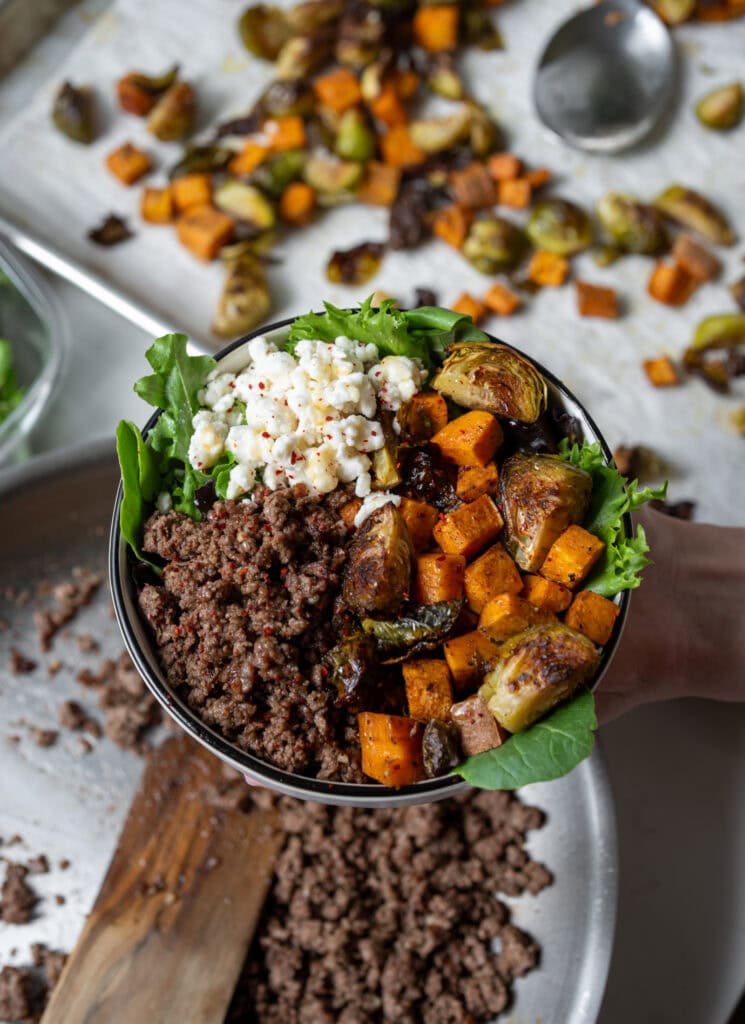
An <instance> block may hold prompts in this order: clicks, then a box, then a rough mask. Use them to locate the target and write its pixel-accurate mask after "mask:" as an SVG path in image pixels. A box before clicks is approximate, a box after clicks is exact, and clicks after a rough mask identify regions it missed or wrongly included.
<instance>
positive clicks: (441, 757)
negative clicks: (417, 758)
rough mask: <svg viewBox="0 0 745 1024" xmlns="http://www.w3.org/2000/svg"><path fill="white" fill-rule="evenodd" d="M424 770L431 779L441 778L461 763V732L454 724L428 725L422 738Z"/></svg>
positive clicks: (430, 723)
mask: <svg viewBox="0 0 745 1024" xmlns="http://www.w3.org/2000/svg"><path fill="white" fill-rule="evenodd" d="M422 757H423V760H424V770H425V772H426V773H427V775H428V776H429V778H430V779H436V778H439V776H440V775H447V773H448V772H449V771H450V770H451V769H452V768H455V767H456V765H458V764H459V763H460V760H461V752H460V732H459V731H458V727H457V726H455V725H453V723H452V722H438V721H436V720H435V719H433V720H432V721H431V722H428V723H427V726H426V727H425V730H424V736H423V737H422Z"/></svg>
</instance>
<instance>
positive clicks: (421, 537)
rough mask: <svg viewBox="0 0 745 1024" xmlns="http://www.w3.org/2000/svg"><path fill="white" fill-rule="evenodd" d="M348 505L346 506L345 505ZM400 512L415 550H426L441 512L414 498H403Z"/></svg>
mask: <svg viewBox="0 0 745 1024" xmlns="http://www.w3.org/2000/svg"><path fill="white" fill-rule="evenodd" d="M345 507H346V506H345ZM398 511H399V514H400V515H401V518H402V519H403V521H404V522H405V523H406V528H407V529H408V531H409V536H410V537H411V543H412V544H413V545H414V550H415V551H426V550H427V548H429V547H431V545H432V530H433V528H434V525H435V523H436V522H437V520H438V519H439V516H440V513H439V512H438V511H437V509H436V508H435V507H434V505H427V504H426V502H423V501H414V499H413V498H401V504H400V505H399V506H398Z"/></svg>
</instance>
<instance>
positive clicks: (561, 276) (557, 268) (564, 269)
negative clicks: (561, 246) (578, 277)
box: [528, 249, 569, 288]
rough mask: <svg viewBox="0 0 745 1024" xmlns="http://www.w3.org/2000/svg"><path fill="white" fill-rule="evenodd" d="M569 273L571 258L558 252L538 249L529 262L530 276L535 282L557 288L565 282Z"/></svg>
mask: <svg viewBox="0 0 745 1024" xmlns="http://www.w3.org/2000/svg"><path fill="white" fill-rule="evenodd" d="M568 273H569V260H568V259H567V258H566V257H565V256H561V255H559V253H557V252H548V250H546V249H536V251H535V252H534V253H533V255H532V256H531V258H530V263H529V264H528V277H529V279H530V280H531V281H533V282H534V283H535V284H539V285H541V286H543V287H548V288H557V287H558V286H559V285H562V284H564V282H565V281H566V279H567V275H568Z"/></svg>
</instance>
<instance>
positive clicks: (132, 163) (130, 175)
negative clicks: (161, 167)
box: [106, 142, 153, 185]
mask: <svg viewBox="0 0 745 1024" xmlns="http://www.w3.org/2000/svg"><path fill="white" fill-rule="evenodd" d="M106 166H107V167H108V169H109V170H110V171H111V173H112V174H113V175H114V177H115V178H118V179H119V181H121V182H122V184H123V185H134V183H135V182H136V181H139V180H140V178H142V177H143V176H144V175H145V174H147V172H148V171H149V170H150V168H151V167H152V166H153V163H152V160H151V159H150V157H149V156H148V155H147V153H145V152H144V150H142V149H138V148H137V146H133V145H132V143H131V142H124V143H123V144H122V145H121V146H119V148H118V149H115V150H113V151H112V152H111V153H109V155H108V156H107V157H106Z"/></svg>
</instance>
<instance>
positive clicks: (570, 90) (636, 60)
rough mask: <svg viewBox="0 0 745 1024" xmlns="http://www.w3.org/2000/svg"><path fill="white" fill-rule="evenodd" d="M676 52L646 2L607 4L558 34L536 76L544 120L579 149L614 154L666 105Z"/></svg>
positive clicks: (567, 24) (618, 0)
mask: <svg viewBox="0 0 745 1024" xmlns="http://www.w3.org/2000/svg"><path fill="white" fill-rule="evenodd" d="M674 80H675V49H674V46H673V42H672V39H671V37H670V33H669V32H668V31H667V29H666V28H665V26H664V24H663V23H662V21H661V20H660V19H659V18H658V17H657V15H656V14H655V13H654V12H653V11H652V10H650V9H649V8H648V7H647V6H645V5H644V4H643V3H640V2H639V0H603V2H602V3H597V4H595V5H594V6H593V7H590V8H589V9H587V10H584V11H580V13H579V14H576V15H574V16H573V17H572V18H570V19H569V21H566V22H564V24H563V25H562V26H561V27H560V28H559V29H558V30H557V31H556V32H555V33H554V35H553V36H552V37H551V39H550V40H549V42H548V45H547V46H546V48H545V50H544V51H543V54H542V56H541V59H540V61H539V64H538V70H537V71H536V76H535V82H534V87H533V98H534V102H535V106H536V109H537V111H538V116H539V117H540V118H541V120H542V121H543V122H544V124H546V125H547V126H548V127H549V128H551V129H552V130H553V131H555V132H556V133H557V135H560V136H561V137H562V138H564V139H566V141H567V142H569V143H570V144H571V145H573V146H577V147H578V148H580V149H588V150H594V151H595V152H602V153H612V152H615V151H617V150H619V149H625V148H626V147H628V146H631V145H633V144H634V143H635V142H638V141H639V139H641V138H642V137H643V136H644V135H646V134H647V132H649V131H650V130H651V128H652V127H653V126H654V125H655V123H656V122H657V121H658V120H659V118H660V117H661V115H662V113H663V112H664V110H665V108H666V107H667V105H668V103H669V101H670V98H671V96H672V92H673V85H674Z"/></svg>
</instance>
